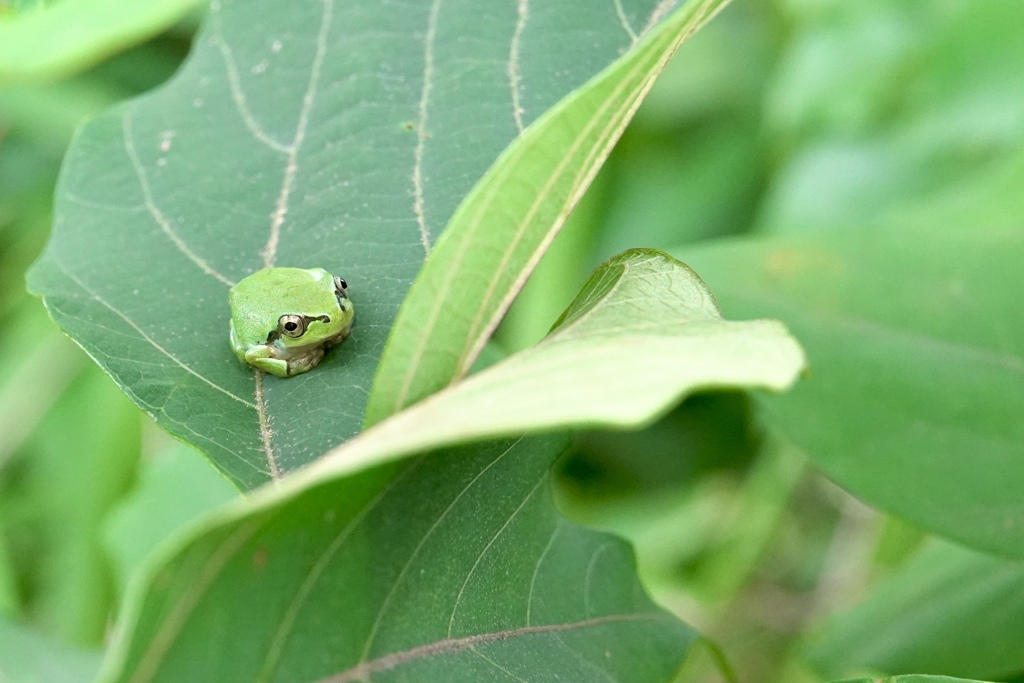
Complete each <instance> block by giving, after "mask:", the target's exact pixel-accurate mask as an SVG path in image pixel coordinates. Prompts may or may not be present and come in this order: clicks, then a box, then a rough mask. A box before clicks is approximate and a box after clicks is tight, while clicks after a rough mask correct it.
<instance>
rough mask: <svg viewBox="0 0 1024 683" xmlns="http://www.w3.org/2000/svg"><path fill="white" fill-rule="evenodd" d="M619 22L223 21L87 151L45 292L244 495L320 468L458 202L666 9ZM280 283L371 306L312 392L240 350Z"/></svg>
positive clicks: (525, 15) (363, 17)
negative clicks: (258, 301) (256, 304)
mask: <svg viewBox="0 0 1024 683" xmlns="http://www.w3.org/2000/svg"><path fill="white" fill-rule="evenodd" d="M715 2H718V0H715ZM618 6H619V7H621V9H622V12H621V16H620V13H619V12H617V11H616V5H614V4H612V3H609V4H607V5H604V6H602V8H601V9H600V10H599V11H595V9H594V7H593V5H592V3H589V2H584V1H582V0H576V1H574V2H565V3H560V4H559V5H557V6H552V7H548V8H547V9H545V11H544V12H532V13H531V12H529V10H528V6H527V5H525V4H523V5H520V8H521V12H522V13H521V15H520V14H517V9H516V5H514V4H510V5H508V6H507V7H505V9H504V11H502V12H494V13H481V12H480V11H479V5H478V3H475V2H471V1H470V0H459V1H453V2H447V3H444V5H443V7H442V5H441V4H440V3H434V4H433V6H430V5H427V4H423V5H417V6H416V7H408V8H405V9H404V10H403V11H401V12H395V10H394V8H393V7H391V6H389V5H387V4H386V3H378V4H375V5H366V4H351V3H345V4H343V3H336V2H334V1H333V0H324V1H316V0H304V1H303V2H300V3H291V4H288V5H287V6H286V5H282V4H280V3H278V2H274V1H272V0H251V1H247V2H243V1H230V2H221V3H219V4H215V5H214V6H213V9H214V11H213V13H212V16H211V17H210V20H209V21H208V22H207V24H206V27H205V28H204V30H203V31H202V32H201V34H200V35H199V37H198V38H197V39H196V47H195V49H194V51H193V53H192V55H191V57H190V59H189V60H188V62H187V64H186V66H185V67H184V68H183V70H182V71H181V72H180V73H179V74H178V76H177V77H176V78H174V79H173V80H172V81H171V82H169V83H168V84H167V85H166V86H165V87H163V88H161V89H159V90H157V91H155V92H153V93H151V94H150V95H148V96H145V97H142V98H140V99H138V100H136V101H134V102H132V103H130V104H128V105H126V106H124V107H122V108H120V109H119V110H118V111H114V112H111V113H109V114H107V115H105V116H102V117H100V118H99V119H98V120H96V121H94V122H93V123H91V124H89V125H87V126H86V127H85V128H84V129H82V131H81V133H80V135H79V136H78V138H77V139H76V141H75V143H74V144H73V145H72V147H71V149H70V150H69V153H68V157H67V159H66V162H65V166H64V171H63V174H62V179H61V183H60V186H59V188H58V192H57V199H56V218H55V229H54V237H53V239H52V240H51V242H50V245H49V247H48V249H47V251H46V252H45V254H44V256H43V257H42V259H41V260H40V261H39V262H38V264H37V266H36V268H35V269H34V270H33V272H32V274H31V277H30V281H31V286H32V288H33V290H34V291H36V292H39V293H41V294H42V295H43V296H44V299H45V302H46V304H47V307H48V309H49V310H50V312H51V314H52V315H53V317H54V318H55V319H56V320H57V321H58V323H59V324H60V325H61V326H62V327H63V328H64V329H65V330H67V331H68V333H69V334H71V335H72V336H73V337H74V338H75V339H76V340H77V341H78V342H79V343H80V344H82V345H83V347H85V349H86V350H87V351H88V352H89V353H90V355H92V356H93V357H94V358H96V359H97V360H98V361H99V362H100V364H101V365H102V366H103V367H104V369H105V370H106V371H107V372H109V373H110V374H111V375H112V376H113V377H114V378H115V380H116V381H117V382H118V384H119V385H120V386H121V387H122V388H123V389H124V391H125V392H126V393H128V394H129V396H131V397H132V399H133V400H135V401H136V402H137V403H138V404H139V405H140V406H142V407H143V408H144V409H145V410H146V411H147V412H149V413H150V414H151V415H153V417H154V418H155V419H156V420H157V422H158V423H159V424H161V425H162V426H163V427H164V428H166V429H168V430H169V431H170V432H171V433H173V434H174V435H176V436H178V437H179V438H182V439H184V440H186V441H188V442H189V443H191V444H192V445H193V446H195V447H197V448H199V449H200V450H202V451H203V452H204V453H206V454H207V455H208V456H209V457H210V458H211V459H212V460H213V461H214V462H215V463H216V464H217V466H218V467H220V468H221V469H222V470H223V471H224V472H226V473H227V474H228V475H229V476H230V477H231V478H232V479H233V480H234V481H236V482H237V483H238V484H239V485H240V486H243V487H251V486H255V485H257V484H260V483H264V482H266V481H267V480H268V479H270V478H271V472H272V471H278V472H288V471H290V470H292V469H294V468H296V467H299V466H300V465H303V464H306V463H308V462H310V461H312V460H314V459H315V458H317V457H318V456H320V455H321V454H323V453H324V452H326V451H327V450H328V449H329V448H331V447H332V446H336V445H337V444H339V443H341V442H343V441H344V440H345V439H347V438H348V437H350V436H352V435H353V434H355V433H356V432H357V431H358V430H359V429H360V428H361V426H362V422H363V413H364V405H365V400H366V396H367V392H368V389H369V386H370V382H371V379H372V375H373V372H374V370H375V368H376V365H377V360H378V358H379V356H380V354H381V352H382V350H383V345H384V341H385V338H386V337H387V334H388V332H389V330H390V327H391V323H392V321H393V319H394V316H395V314H396V312H397V309H398V306H399V304H400V303H401V301H402V300H403V298H404V297H405V294H406V291H407V289H408V286H409V284H410V283H411V282H412V279H413V277H414V275H415V274H416V272H417V271H418V270H419V268H420V266H421V265H422V263H423V260H424V258H425V256H426V253H427V251H428V250H429V249H430V245H431V242H432V240H433V238H434V237H436V235H437V234H438V233H439V232H440V230H441V229H442V228H443V226H444V225H445V224H446V223H447V222H448V219H449V218H450V217H451V216H452V214H453V213H454V210H455V208H456V206H457V205H458V203H459V202H460V201H461V200H462V199H463V198H464V197H465V195H466V194H467V193H468V192H469V191H470V189H471V188H472V187H473V185H474V184H475V183H476V181H477V180H478V179H479V178H480V177H481V176H482V175H483V174H484V172H485V171H486V170H487V167H488V166H489V165H491V163H492V162H493V161H494V159H495V158H496V157H497V156H498V155H499V153H500V152H501V150H502V149H503V148H505V147H506V146H507V145H508V143H509V142H510V141H512V140H513V139H514V138H515V137H516V136H517V135H518V134H519V133H520V131H521V126H525V125H527V124H529V123H531V122H532V121H533V120H534V119H536V118H537V117H538V116H539V115H540V114H542V113H543V112H544V111H545V110H547V109H549V108H550V107H552V106H553V105H555V103H556V102H557V101H558V100H559V99H561V98H562V97H564V96H565V95H566V93H568V92H569V91H570V90H572V89H573V88H575V87H577V86H580V85H581V84H582V83H584V81H586V79H587V78H589V77H590V76H592V75H593V74H595V73H597V72H598V71H600V70H601V69H602V68H603V67H605V66H606V65H608V64H609V63H611V62H612V61H613V60H614V59H615V58H616V57H618V56H619V54H620V52H621V51H623V50H624V49H626V48H628V47H629V46H630V45H632V43H633V42H634V40H633V36H635V35H636V33H637V32H638V31H640V30H641V29H643V27H644V26H646V24H647V23H654V22H649V18H651V19H653V20H655V21H656V20H657V19H658V18H659V17H661V15H662V13H663V11H664V10H665V9H666V7H667V6H666V5H665V3H664V2H657V1H656V0H623V1H622V2H621V3H618ZM686 11H687V12H688V11H689V10H686ZM652 13H653V14H652ZM622 17H625V18H626V19H627V20H628V22H627V23H623V19H622ZM666 35H667V34H666V33H664V32H661V33H659V34H658V36H656V37H655V40H653V41H644V42H642V43H641V44H640V45H639V47H638V49H637V50H635V51H633V52H630V53H629V54H628V55H627V56H626V57H625V60H626V62H623V63H633V62H635V60H637V59H639V58H640V57H642V56H648V55H649V53H650V50H651V49H652V47H651V46H652V45H655V46H658V45H662V43H663V42H664V40H665V36H666ZM665 47H666V48H667V47H668V46H665ZM629 85H634V84H632V83H629ZM559 125H565V126H568V128H569V129H573V128H578V127H580V126H583V125H585V122H584V121H580V120H575V119H570V120H568V121H563V122H562V123H561V124H559ZM540 153H541V155H546V154H551V153H552V150H540ZM559 154H560V153H559ZM534 162H536V163H539V162H540V160H539V159H537V160H534ZM531 163H533V162H531ZM125 253H131V254H132V258H124V257H123V255H124V254H125ZM437 259H439V256H437V254H435V258H432V259H431V261H432V262H434V261H435V260H437ZM268 264H278V265H295V266H306V267H308V266H324V267H326V268H327V269H329V270H331V271H332V272H335V273H337V274H339V275H343V276H344V277H345V278H346V279H347V280H348V281H349V283H351V285H352V292H353V300H354V302H355V305H356V307H357V308H358V309H359V313H358V315H357V316H356V323H355V325H356V326H355V331H354V333H353V335H352V338H351V339H350V340H349V341H348V342H346V344H345V345H344V347H342V348H341V349H339V350H338V351H337V352H335V353H332V354H330V355H329V356H328V357H327V358H326V359H325V361H324V362H323V363H322V364H321V366H320V367H318V368H317V370H316V372H311V373H307V374H304V375H301V376H298V377H293V378H290V379H288V380H280V381H279V380H278V379H277V378H265V379H264V378H262V376H261V375H254V373H253V372H252V371H251V370H250V369H248V368H245V367H243V366H242V365H241V364H240V363H238V361H237V359H235V358H234V356H233V354H232V353H231V352H230V349H229V347H228V343H227V320H228V317H229V311H228V305H227V296H226V295H227V289H228V286H229V285H230V284H231V283H233V282H237V281H238V280H239V279H241V278H242V277H244V276H246V275H248V274H249V273H251V272H253V271H254V270H256V269H258V268H261V267H263V266H264V265H268ZM424 310H425V309H424ZM254 379H255V381H254Z"/></svg>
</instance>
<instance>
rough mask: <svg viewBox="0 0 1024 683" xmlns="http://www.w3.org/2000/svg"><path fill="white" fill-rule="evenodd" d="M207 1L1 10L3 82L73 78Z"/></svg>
mask: <svg viewBox="0 0 1024 683" xmlns="http://www.w3.org/2000/svg"><path fill="white" fill-rule="evenodd" d="M200 1H201V0H150V1H149V2H136V1H135V0H69V1H67V2H59V3H56V4H53V5H52V6H49V7H43V6H42V5H41V4H40V5H38V6H35V7H31V8H25V9H24V10H23V11H21V12H15V13H0V86H3V85H7V84H10V83H15V82H31V81H36V82H38V81H43V80H52V79H56V78H59V77H62V76H67V75H69V74H71V73H74V72H76V71H80V70H82V69H84V68H86V67H89V66H92V65H93V64H95V63H96V62H99V61H100V60H102V59H104V58H106V57H109V56H110V55H112V54H114V53H115V52H117V51H119V50H122V49H124V48H126V47H128V46H129V45H132V44H134V43H138V42H141V41H142V40H145V39H146V38H148V37H150V36H153V35H156V34H157V33H159V32H160V31H163V30H166V29H167V28H168V27H170V26H171V25H173V24H174V23H175V22H177V21H179V20H180V19H181V18H182V17H184V16H185V15H186V13H188V12H189V11H190V10H191V9H192V8H194V7H196V6H198V5H199V3H200Z"/></svg>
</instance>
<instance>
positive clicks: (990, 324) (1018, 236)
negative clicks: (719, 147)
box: [681, 227, 1024, 557]
mask: <svg viewBox="0 0 1024 683" xmlns="http://www.w3.org/2000/svg"><path fill="white" fill-rule="evenodd" d="M681 253H682V254H683V255H685V256H686V258H687V259H689V260H690V262H691V263H692V264H693V265H694V267H695V268H697V269H698V271H699V272H700V273H701V275H702V276H703V277H705V278H706V280H707V282H708V284H709V285H710V286H711V288H712V290H713V291H714V292H715V293H716V295H717V296H718V299H719V301H720V302H721V303H722V304H723V308H724V310H725V312H726V313H727V314H729V315H743V316H752V315H772V316H776V317H778V318H780V319H781V320H782V321H783V322H785V323H786V324H787V325H788V326H789V327H790V328H791V329H792V330H793V332H794V334H796V336H797V337H798V338H799V339H800V340H801V343H803V344H804V346H805V348H806V349H807V354H808V359H809V366H810V369H811V374H810V377H809V379H808V380H807V381H806V382H803V383H801V385H800V386H799V387H798V388H797V390H796V391H794V392H792V393H791V394H789V395H786V396H784V397H781V398H779V399H778V400H772V401H769V402H768V407H769V408H770V412H771V413H772V414H774V415H775V416H776V418H777V419H778V423H779V424H780V425H781V426H782V427H783V428H784V429H785V430H786V431H787V432H789V434H790V435H791V436H792V437H793V438H794V439H796V440H797V441H798V442H799V443H800V444H801V445H803V446H804V447H805V448H806V450H807V452H808V454H809V455H810V456H811V457H812V458H814V459H815V460H816V461H817V462H818V463H819V464H820V465H821V466H822V467H823V468H824V470H825V471H826V472H827V473H828V474H829V475H830V476H831V477H833V478H834V479H835V480H836V481H837V482H839V483H840V484H841V485H843V486H844V487H847V488H849V489H850V490H851V491H853V492H854V493H855V494H857V495H858V496H861V497H863V498H864V499H866V500H868V501H870V502H872V503H874V504H877V505H879V506H881V507H884V508H886V509H888V510H891V511H893V512H895V513H897V514H899V515H901V516H904V517H906V518H908V519H910V520H913V521H914V522H916V523H917V524H919V525H921V526H923V527H925V528H926V529H930V530H933V531H935V532H937V533H940V534H944V535H946V536H950V537H952V538H955V539H958V540H960V541H962V542H964V543H966V544H969V545H972V546H975V547H979V548H982V549H988V550H991V551H995V552H998V553H1003V554H1007V555H1010V556H1013V557H1024V420H1021V415H1024V317H1022V316H1021V315H1020V292H1021V291H1022V290H1021V286H1020V284H1021V268H1020V264H1021V263H1024V231H1021V230H1019V229H1016V228H985V227H979V228H970V229H964V230H962V231H954V230H948V229H947V230H943V229H938V228H932V227H929V228H927V229H911V228H906V229H890V230H859V231H852V232H846V233H841V234H840V233H833V234H830V235H822V236H817V237H812V236H808V237H805V238H796V237H794V238H788V239H787V238H777V239H772V240H751V241H734V242H731V243H723V244H720V245H714V246H709V247H707V248H704V249H688V250H684V251H682V252H681Z"/></svg>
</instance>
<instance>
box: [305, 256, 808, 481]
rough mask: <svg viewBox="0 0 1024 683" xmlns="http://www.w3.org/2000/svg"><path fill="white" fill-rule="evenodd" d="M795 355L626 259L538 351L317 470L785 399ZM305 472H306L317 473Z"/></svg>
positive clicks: (692, 284)
mask: <svg viewBox="0 0 1024 683" xmlns="http://www.w3.org/2000/svg"><path fill="white" fill-rule="evenodd" d="M803 368H804V356H803V351H802V350H801V349H800V346H799V344H797V342H796V341H795V340H794V339H793V338H792V337H791V336H790V335H789V333H788V332H787V331H786V329H785V328H784V327H783V326H782V325H781V324H780V323H779V322H777V321H774V320H754V321H748V322H732V321H727V320H723V319H722V317H721V314H720V313H719V311H718V307H717V306H716V304H715V301H714V298H713V297H712V295H711V292H709V291H708V289H707V287H705V285H704V283H703V282H701V280H700V278H699V277H697V275H696V274H695V273H694V272H693V271H692V270H690V269H689V268H688V267H687V266H686V265H684V264H682V263H680V262H679V261H676V260H675V259H673V258H672V257H670V256H668V255H667V254H664V253H662V252H658V251H654V250H650V249H635V250H630V251H627V252H625V253H624V254H622V255H620V256H616V257H615V258H613V259H611V260H609V261H608V262H606V263H605V264H603V265H602V266H601V267H599V268H598V269H597V270H596V271H595V272H594V274H593V275H592V276H591V277H590V279H589V280H588V281H587V283H586V285H585V286H584V287H583V289H582V290H581V291H580V293H579V295H578V296H577V297H576V300H575V301H574V302H573V303H572V305H570V306H569V308H568V309H567V310H566V311H565V313H563V314H562V317H561V318H560V320H559V321H558V322H557V323H556V324H555V327H554V329H553V330H552V331H551V333H550V334H549V335H548V337H547V338H545V339H544V340H543V341H542V342H541V343H540V344H538V345H537V346H536V347H534V348H531V349H528V350H526V351H523V352H521V353H518V354H516V355H514V356H512V357H510V358H508V359H506V360H504V361H502V362H500V363H498V364H497V365H494V366H492V367H490V368H488V369H487V370H484V371H482V372H480V373H477V374H475V375H473V376H471V377H469V378H468V379H465V380H463V381H462V382H459V383H458V384H454V385H452V386H451V387H450V388H448V389H446V390H444V391H442V392H440V393H438V394H435V395H433V396H431V397H429V398H427V399H425V400H424V401H422V402H420V403H418V404H416V405H414V406H412V407H410V408H407V409H405V410H404V411H402V412H400V413H398V414H397V415H395V416H393V417H392V418H390V419H388V420H386V421H384V422H382V423H380V424H379V425H377V426H376V427H375V428H371V429H369V430H367V431H365V432H363V433H362V434H360V435H359V436H358V437H357V438H356V439H354V440H353V441H352V442H350V443H348V444H346V445H344V446H342V447H340V448H339V449H337V450H336V451H334V452H333V453H332V454H331V455H330V456H328V457H326V458H324V459H323V460H321V461H320V463H318V465H317V468H319V467H321V466H322V467H323V468H324V469H325V470H332V471H336V470H337V468H339V467H340V468H344V469H358V468H359V467H364V466H366V465H367V464H368V463H374V462H378V461H380V460H382V459H388V458H393V457H396V456H398V455H401V454H404V453H411V452H415V451H417V450H421V449H423V448H431V447H436V446H440V445H447V444H452V443H458V442H461V441H469V440H473V439H479V438H483V437H492V436H504V435H512V434H520V433H524V432H526V431H530V430H553V429H561V428H566V427H618V428H623V427H635V426H639V425H642V424H645V423H648V422H651V421H653V420H654V419H656V418H657V417H659V416H660V415H662V414H663V413H664V412H666V411H667V410H668V409H669V408H671V407H672V406H673V405H675V404H676V403H678V402H679V401H681V400H682V398H683V397H684V396H686V395H688V394H690V393H693V392H695V391H698V390H701V389H708V388H764V389H770V390H774V391H782V390H785V389H787V388H788V387H789V386H790V385H791V384H792V383H793V382H794V381H795V380H796V378H797V376H798V375H799V373H800V372H801V370H803ZM317 468H315V469H317Z"/></svg>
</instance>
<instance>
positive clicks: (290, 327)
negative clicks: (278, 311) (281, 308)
mask: <svg viewBox="0 0 1024 683" xmlns="http://www.w3.org/2000/svg"><path fill="white" fill-rule="evenodd" d="M277 329H278V330H280V331H281V334H283V335H284V336H286V337H291V338H293V339H294V338H295V337H301V336H302V335H303V334H305V333H306V319H305V318H304V317H302V316H301V315H282V316H281V317H280V318H278V319H277Z"/></svg>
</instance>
